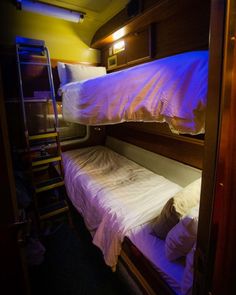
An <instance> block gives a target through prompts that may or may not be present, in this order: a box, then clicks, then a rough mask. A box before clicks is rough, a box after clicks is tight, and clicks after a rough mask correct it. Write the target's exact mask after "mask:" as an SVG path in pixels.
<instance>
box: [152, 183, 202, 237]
mask: <svg viewBox="0 0 236 295" xmlns="http://www.w3.org/2000/svg"><path fill="white" fill-rule="evenodd" d="M200 190H201V178H198V179H197V180H195V181H193V182H192V183H190V184H189V185H187V186H186V187H184V188H183V189H182V190H181V191H179V192H177V193H176V195H175V196H173V197H172V198H171V199H170V200H169V201H168V202H167V203H166V204H165V206H164V207H163V209H162V211H161V213H160V215H158V216H157V218H156V219H155V220H154V221H153V226H152V227H153V233H154V234H155V235H156V236H158V237H159V238H161V239H165V238H166V236H167V234H168V232H169V231H170V230H171V229H172V228H173V227H174V226H175V225H176V224H177V223H178V222H179V221H180V219H181V218H182V217H183V216H184V215H186V214H188V213H189V211H190V210H191V209H192V208H193V207H195V206H198V205H199V202H200Z"/></svg>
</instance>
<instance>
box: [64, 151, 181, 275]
mask: <svg viewBox="0 0 236 295" xmlns="http://www.w3.org/2000/svg"><path fill="white" fill-rule="evenodd" d="M63 163H64V169H65V185H66V189H67V192H68V196H69V198H70V199H71V201H72V203H73V205H74V206H75V207H76V208H77V210H78V211H79V212H80V213H81V214H82V216H83V217H84V220H85V223H86V226H87V227H88V229H89V230H90V231H91V232H93V234H94V235H93V243H94V244H95V245H97V246H98V247H99V248H100V249H101V250H102V252H103V255H104V260H105V262H106V264H107V265H109V266H111V267H112V268H113V269H115V266H116V263H117V259H118V255H119V254H120V251H121V243H122V241H123V239H124V236H125V235H126V234H127V232H128V231H129V230H130V229H132V228H134V227H136V226H138V225H140V224H144V223H146V222H148V221H150V220H152V219H153V218H155V217H156V216H157V215H158V214H159V213H160V211H161V209H162V207H163V206H164V204H165V203H166V201H167V200H168V199H169V198H171V197H172V196H173V195H174V194H175V193H176V192H178V191H179V190H180V189H181V187H180V186H179V185H177V184H175V183H173V182H171V181H169V180H167V179H166V178H164V177H162V176H159V175H157V174H155V173H153V172H151V171H149V170H147V169H145V168H144V167H142V166H140V165H138V164H136V163H134V162H132V161H130V160H128V159H126V158H125V157H123V156H121V155H119V154H117V153H115V152H113V151H112V150H110V149H108V148H106V147H103V146H96V147H89V148H83V149H78V150H72V151H68V152H64V153H63Z"/></svg>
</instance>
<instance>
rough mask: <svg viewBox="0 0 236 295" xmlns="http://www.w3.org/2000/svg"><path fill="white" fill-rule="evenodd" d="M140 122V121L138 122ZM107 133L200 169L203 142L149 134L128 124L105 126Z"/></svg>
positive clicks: (181, 137)
mask: <svg viewBox="0 0 236 295" xmlns="http://www.w3.org/2000/svg"><path fill="white" fill-rule="evenodd" d="M140 124H142V123H140ZM107 134H108V135H111V136H113V137H115V138H118V139H120V140H123V141H126V142H128V143H131V144H134V145H137V146H139V147H142V148H144V149H146V150H149V151H152V152H154V153H157V154H160V155H163V156H165V157H168V158H171V159H174V160H177V161H179V162H182V163H184V164H187V165H190V166H192V167H195V168H198V169H202V159H203V150H204V142H203V141H199V140H195V139H193V140H191V139H190V138H187V137H186V138H185V137H183V136H179V137H178V136H176V135H173V136H171V135H165V134H158V133H156V134H154V133H153V134H151V133H147V132H144V131H139V130H138V129H133V128H129V127H128V125H123V124H118V125H113V126H107Z"/></svg>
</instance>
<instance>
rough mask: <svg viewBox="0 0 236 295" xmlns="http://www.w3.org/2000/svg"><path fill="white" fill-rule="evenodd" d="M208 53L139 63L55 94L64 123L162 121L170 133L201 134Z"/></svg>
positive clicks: (69, 86)
mask: <svg viewBox="0 0 236 295" xmlns="http://www.w3.org/2000/svg"><path fill="white" fill-rule="evenodd" d="M207 77H208V52H207V51H193V52H188V53H183V54H178V55H175V56H171V57H167V58H162V59H159V60H155V61H152V62H149V63H145V64H141V65H138V66H135V67H132V68H128V69H125V70H122V71H119V72H115V73H111V74H107V75H105V76H102V77H98V78H94V79H90V80H84V81H82V82H73V83H69V84H66V85H64V86H63V87H62V88H61V89H60V93H61V94H62V97H63V100H62V105H63V109H62V110H63V116H64V119H65V120H66V121H70V122H76V123H81V124H85V125H102V124H115V123H121V122H124V121H144V122H151V121H152V122H154V121H155V122H167V123H168V124H169V126H170V128H171V130H172V131H173V132H177V133H189V134H198V133H204V130H205V109H206V98H207Z"/></svg>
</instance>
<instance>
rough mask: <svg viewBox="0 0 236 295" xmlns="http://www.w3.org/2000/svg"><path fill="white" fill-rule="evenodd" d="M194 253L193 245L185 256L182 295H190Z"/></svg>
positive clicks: (194, 247)
mask: <svg viewBox="0 0 236 295" xmlns="http://www.w3.org/2000/svg"><path fill="white" fill-rule="evenodd" d="M195 251H196V244H194V246H193V248H192V249H191V251H190V252H189V253H188V255H187V256H186V263H185V269H184V274H183V279H182V282H181V294H182V295H192V287H193V275H194V254H195Z"/></svg>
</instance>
